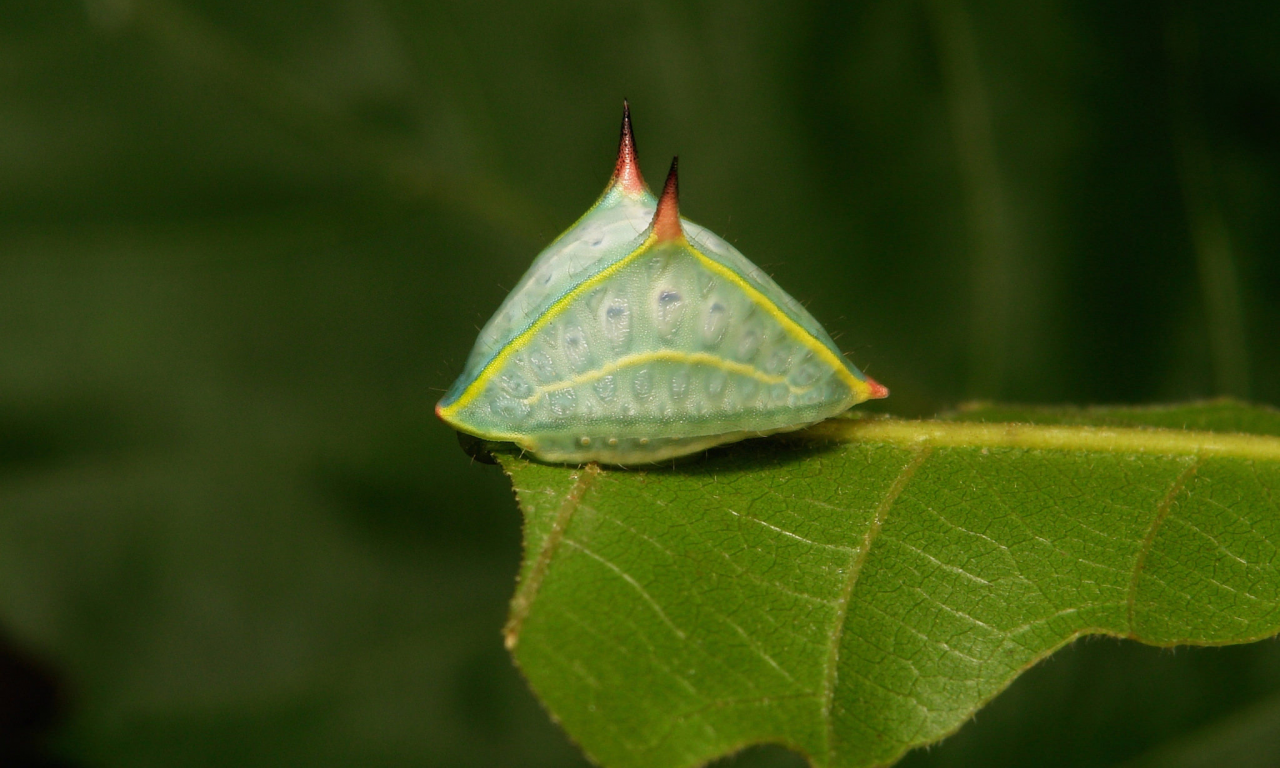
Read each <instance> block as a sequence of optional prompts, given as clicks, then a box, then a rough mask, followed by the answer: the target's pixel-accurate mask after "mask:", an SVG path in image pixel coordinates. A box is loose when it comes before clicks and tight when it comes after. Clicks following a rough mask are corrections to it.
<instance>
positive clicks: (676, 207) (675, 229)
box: [653, 157, 684, 241]
mask: <svg viewBox="0 0 1280 768" xmlns="http://www.w3.org/2000/svg"><path fill="white" fill-rule="evenodd" d="M679 167H680V158H678V157H673V158H672V159H671V170H670V171H668V172H667V183H666V184H664V185H663V186H662V197H660V198H658V210H657V212H656V213H654V214H653V236H654V237H655V238H657V239H658V240H659V241H664V240H678V239H680V238H682V237H684V230H683V229H681V228H680V178H679Z"/></svg>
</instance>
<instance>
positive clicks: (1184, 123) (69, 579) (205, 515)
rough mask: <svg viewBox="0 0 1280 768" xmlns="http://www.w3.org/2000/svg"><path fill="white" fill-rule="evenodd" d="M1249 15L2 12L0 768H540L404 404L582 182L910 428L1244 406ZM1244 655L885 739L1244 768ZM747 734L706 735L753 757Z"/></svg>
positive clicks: (516, 547)
mask: <svg viewBox="0 0 1280 768" xmlns="http://www.w3.org/2000/svg"><path fill="white" fill-rule="evenodd" d="M1277 40H1280V4H1277V3H1275V2H1271V1H1269V0H1258V1H1257V2H1230V1H1229V2H1213V3H1210V2H1199V3H1196V4H1176V3H1175V4H1162V3H1120V4H1118V3H1110V2H1097V1H1088V2H1075V3H1067V2H1045V3H1030V4H1028V3H1023V2H1015V1H1014V0H995V2H990V3H982V4H979V3H972V2H965V3H959V2H948V1H947V0H924V1H923V2H901V3H848V2H834V1H829V2H797V1H795V0H793V1H792V2H785V3H784V2H760V3H742V2H727V1H724V2H699V3H678V2H667V3H654V4H647V5H646V4H625V5H624V4H619V3H605V2H581V1H580V2H557V3H550V2H547V3H537V4H534V3H521V2H514V1H511V2H480V1H477V0H472V1H471V2H437V1H435V0H416V1H413V2H405V1H404V0H321V1H319V2H296V1H292V2H283V1H274V2H263V0H83V1H81V2H70V1H69V0H9V1H8V2H3V3H0V763H5V764H13V765H17V764H23V763H24V762H25V764H29V765H63V766H86V767H90V766H172V765H184V766H215V765H217V766H221V765H238V766H259V765H260V766H276V765H309V766H349V765H351V766H354V765H359V766H508V765H519V766H580V765H583V764H584V763H583V761H582V759H581V758H580V757H578V756H577V753H576V751H575V749H574V748H573V747H572V746H571V745H570V744H569V742H568V741H567V739H566V738H565V737H564V736H563V735H562V734H561V733H560V732H559V731H558V730H557V728H556V727H555V726H554V725H552V724H551V722H550V721H549V720H548V718H547V717H546V716H545V714H544V713H543V712H542V711H541V710H540V708H539V706H538V704H537V703H536V701H535V699H534V698H533V696H532V694H530V693H529V692H528V691H527V690H526V689H525V687H524V685H523V683H522V681H521V679H520V677H519V674H518V672H517V671H516V670H515V669H514V668H513V667H512V666H511V664H510V662H509V660H508V658H507V656H506V654H505V652H504V651H503V649H502V645H501V639H500V636H499V628H500V626H501V624H502V621H503V618H504V614H505V609H506V600H507V598H508V596H509V594H510V592H511V588H512V578H513V576H514V574H515V571H516V567H517V562H518V559H519V556H520V541H519V525H520V521H519V516H518V513H517V511H516V508H515V505H514V503H513V500H512V498H511V494H510V490H509V487H508V486H507V484H506V482H505V480H504V478H503V477H502V476H501V473H500V472H498V471H497V470H496V469H495V468H493V467H487V466H481V465H477V464H473V463H472V462H471V461H470V460H469V459H468V458H467V457H466V456H464V455H463V453H462V452H461V451H460V450H459V449H458V447H457V445H456V443H455V439H454V435H453V434H452V433H451V432H449V431H448V430H447V429H445V428H444V427H443V426H442V425H441V424H439V423H438V422H436V420H435V419H434V416H433V415H432V412H431V409H432V406H433V405H434V402H435V400H436V399H437V398H438V397H439V395H440V394H441V393H442V392H443V390H444V388H446V387H447V386H448V385H449V383H450V382H451V381H452V379H453V377H454V376H455V375H457V373H458V372H459V371H460V369H461V365H462V361H463V359H464V358H465V356H466V354H467V352H468V350H469V348H470V345H471V343H472V341H473V340H474V338H475V334H476V331H477V329H478V327H479V326H480V325H482V324H483V323H484V321H485V320H486V319H487V318H488V316H489V314H490V313H491V312H492V311H493V310H494V309H495V308H496V307H497V305H498V303H499V302H500V301H501V299H502V297H503V296H504V295H505V292H506V290H507V288H509V287H510V286H511V285H513V284H514V283H515V281H516V280H517V279H518V278H519V276H520V274H521V273H522V272H523V270H524V268H525V267H526V266H527V264H528V262H529V261H530V259H531V258H532V257H533V256H534V255H535V254H536V253H537V251H538V250H539V249H540V248H541V247H542V246H543V245H545V244H546V243H547V242H548V241H549V240H550V239H551V238H553V237H554V236H555V235H556V234H557V233H558V232H559V231H560V230H561V229H562V228H564V227H565V226H567V225H568V224H569V223H571V222H572V221H573V220H574V219H575V218H576V217H577V216H578V215H579V214H580V213H581V212H582V211H583V210H585V208H586V207H587V206H588V205H589V204H590V203H591V202H592V201H593V200H594V199H595V197H596V195H597V194H599V192H600V190H601V189H602V188H603V185H604V183H605V181H606V179H607V176H608V174H609V171H610V170H611V167H612V162H613V153H614V150H615V146H616V145H615V142H616V139H617V126H618V120H619V116H620V107H621V101H622V98H623V97H624V96H625V97H628V98H629V99H630V100H631V104H632V107H633V114H634V116H635V121H636V129H637V132H638V143H639V148H640V153H641V162H642V165H643V168H644V170H645V172H646V173H647V174H648V176H649V179H650V180H651V181H654V182H656V181H658V180H659V179H660V178H661V175H662V173H663V172H664V171H665V169H666V166H667V163H668V162H669V159H670V157H671V155H673V154H676V153H679V155H680V157H681V160H682V162H681V170H682V172H683V173H682V179H681V182H682V188H681V189H682V204H683V210H684V212H685V214H686V215H687V216H688V217H690V218H692V219H694V220H696V221H699V222H700V223H703V224H705V225H707V226H709V227H711V228H712V229H713V230H715V231H716V232H718V233H720V234H722V235H724V236H726V237H727V238H728V239H729V240H731V241H732V242H734V243H735V244H736V245H737V246H738V247H739V248H740V249H741V250H742V251H743V252H744V253H745V254H747V255H748V257H750V258H752V259H753V260H755V261H756V262H757V263H759V264H761V265H762V266H764V267H765V268H766V269H767V270H769V271H770V272H772V273H773V274H774V276H775V277H776V278H777V280H778V281H779V282H780V283H781V284H782V285H783V286H784V287H786V288H787V290H788V291H790V292H791V293H792V294H794V295H795V296H797V297H798V298H800V299H802V300H804V301H805V302H806V303H807V304H808V306H809V308H810V309H811V311H812V312H813V313H814V314H815V315H816V316H817V317H818V318H819V319H820V320H822V321H823V322H824V323H825V324H826V326H827V327H828V329H829V330H831V331H832V332H833V334H835V335H836V336H837V339H838V342H839V343H841V344H842V345H843V346H844V348H845V349H846V350H847V351H848V352H849V353H850V355H851V357H852V358H853V359H854V360H855V361H856V362H857V363H858V364H859V365H860V366H862V367H863V368H864V370H866V371H868V372H869V373H871V374H872V375H873V376H875V377H876V378H877V379H879V380H880V381H882V382H884V383H885V384H886V385H888V386H889V387H890V388H891V389H892V390H893V396H892V398H891V399H889V400H888V401H886V402H884V403H878V404H876V407H877V408H878V409H880V410H885V411H888V412H892V413H896V414H900V415H909V416H917V415H928V414H931V413H935V412H937V411H939V410H943V409H947V408H949V407H952V406H954V405H956V404H958V403H960V402H963V401H965V400H968V399H974V398H982V399H998V400H1006V401H1019V402H1032V403H1039V402H1045V403H1057V402H1074V403H1094V402H1107V403H1115V402H1126V403H1127V402H1132V403H1143V402H1153V401H1167V400H1183V399H1188V398H1199V397H1208V396H1215V395H1234V396H1240V397H1249V398H1252V399H1255V400H1258V401H1261V402H1270V403H1275V402H1277V401H1280V353H1278V352H1277V349H1276V345H1277V334H1276V329H1277V328H1280V258H1278V256H1280V253H1278V249H1280V246H1278V245H1277V243H1280V215H1278V214H1277V212H1278V211H1280V45H1277V42H1276V41H1277ZM1277 734H1280V647H1278V646H1277V644H1276V643H1274V642H1264V643H1260V644H1256V645H1253V646H1245V647H1240V648H1230V649H1206V650H1197V651H1186V650H1180V651H1177V652H1171V651H1157V650H1154V649H1149V648H1142V647H1139V646H1136V645H1131V644H1124V643H1119V642H1115V641H1110V640H1086V641H1082V642H1080V643H1077V644H1076V645H1075V646H1074V647H1073V648H1071V649H1069V650H1067V651H1065V652H1063V653H1062V654H1060V655H1058V656H1056V657H1054V658H1053V659H1051V660H1049V661H1048V662H1046V663H1045V664H1042V665H1041V666H1040V667H1038V668H1036V669H1035V670H1033V671H1032V672H1031V673H1030V674H1028V675H1027V676H1026V677H1024V678H1023V679H1022V680H1020V681H1019V682H1018V683H1017V684H1016V685H1015V686H1014V688H1013V689H1012V690H1010V691H1009V692H1007V693H1006V694H1005V695H1003V696H1001V697H1000V698H999V699H997V701H996V702H995V704H994V705H993V706H992V707H990V708H988V709H987V710H984V711H983V712H982V713H980V714H979V716H978V718H977V720H976V721H975V722H974V723H971V724H970V725H969V726H966V728H965V729H964V730H963V731H962V732H961V733H960V734H959V735H958V736H956V737H954V738H952V739H950V740H948V741H946V742H944V743H943V744H942V745H941V746H939V747H934V748H932V749H930V750H928V751H923V752H920V753H917V754H914V755H912V756H911V757H909V758H908V760H907V761H906V763H905V764H906V765H909V766H912V767H913V768H920V767H923V766H939V767H940V766H975V765H984V766H1006V765H1007V766H1014V765H1026V764H1036V765H1037V766H1040V768H1045V767H1047V766H1068V765H1070V766H1112V765H1122V764H1123V765H1127V766H1199V765H1205V766H1208V765H1236V766H1247V765H1259V766H1262V765H1276V764H1280V743H1278V742H1280V736H1278V735H1277ZM798 762H799V760H798V758H796V757H795V756H789V755H787V754H786V753H784V752H782V751H781V750H776V749H763V750H753V751H750V752H748V753H746V754H745V755H743V756H741V757H739V758H737V759H736V760H734V761H733V764H735V765H741V766H746V765H757V766H764V765H796V764H798Z"/></svg>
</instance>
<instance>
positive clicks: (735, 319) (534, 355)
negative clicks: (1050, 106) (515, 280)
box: [436, 183, 883, 464]
mask: <svg viewBox="0 0 1280 768" xmlns="http://www.w3.org/2000/svg"><path fill="white" fill-rule="evenodd" d="M657 205H658V201H657V199H656V198H654V196H653V195H652V194H651V193H649V192H648V190H647V189H643V190H641V189H633V190H631V191H628V190H626V189H624V188H623V186H622V185H620V184H617V183H615V184H613V185H611V186H610V188H609V189H608V190H606V192H605V194H604V196H602V197H601V199H600V200H599V201H598V202H597V203H596V204H595V206H593V207H592V208H591V210H590V211H588V212H587V214H586V215H585V216H583V217H582V219H580V220H579V221H578V222H577V223H576V224H575V225H574V226H573V227H571V228H570V229H569V230H568V231H566V232H565V233H564V234H563V235H561V236H560V237H559V238H557V239H556V241H555V242H553V243H552V244H551V245H550V246H548V247H547V248H546V249H545V250H544V251H543V252H542V253H541V254H539V256H538V257H537V259H535V260H534V262H533V265H532V266H531V267H530V268H529V270H528V272H527V273H526V274H525V275H524V277H523V278H522V279H521V281H520V283H519V284H518V285H517V286H516V288H515V289H514V290H513V291H512V293H511V295H510V296H508V297H507V299H506V301H505V302H503V304H502V306H501V307H500V308H499V309H498V311H497V313H496V314H495V315H494V316H493V318H492V319H490V321H489V322H488V324H486V325H485V327H484V329H483V330H482V331H481V333H480V337H479V339H477V341H476V345H475V348H474V349H473V350H472V352H471V355H470V357H469V358H468V360H467V364H466V367H465V369H464V370H463V373H462V375H461V376H460V377H459V378H458V380H457V381H456V382H455V383H454V385H453V387H452V388H451V389H450V390H449V392H448V393H447V394H446V395H445V397H444V398H443V399H442V400H441V401H440V404H439V405H438V406H437V408H436V411H437V413H438V414H440V416H441V418H443V419H444V420H445V421H446V422H448V423H449V424H451V425H453V426H454V427H455V428H457V429H459V430H462V431H464V432H467V433H469V434H473V435H476V436H477V437H481V438H484V439H488V440H495V441H510V442H514V443H515V444H517V445H518V446H520V447H521V448H523V449H524V450H527V451H529V452H531V453H533V454H534V455H535V456H537V457H538V458H540V459H542V460H545V461H550V462H567V463H581V462H589V461H597V462H601V463H608V464H637V463H647V462H654V461H661V460H664V459H668V458H672V457H675V456H681V455H685V454H689V453H694V452H697V451H700V450H704V449H706V448H709V447H712V446H714V445H719V444H722V443H727V442H732V441H735V440H740V439H743V438H746V437H753V436H757V435H762V434H768V433H772V432H780V431H786V430H791V429H798V428H800V427H803V426H806V425H808V424H812V423H814V422H817V421H821V420H823V419H825V418H828V417H830V416H833V415H835V414H838V413H841V412H843V411H844V410H846V409H848V408H849V407H850V406H852V405H854V404H855V403H858V402H861V401H863V400H866V399H867V398H868V397H872V396H877V388H879V385H877V384H875V383H874V382H871V381H869V380H868V379H867V378H866V377H865V376H864V375H863V374H862V373H861V372H860V371H858V370H857V369H856V368H855V367H853V366H852V365H851V364H849V363H848V362H847V361H846V360H845V359H844V357H843V356H842V355H841V354H840V351H839V350H838V349H837V348H836V346H835V344H834V342H832V340H831V338H830V336H828V335H827V333H826V331H824V330H823V328H822V326H821V325H819V324H818V322H817V321H816V320H814V318H813V317H812V316H811V315H810V314H809V313H808V312H807V311H805V309H804V308H803V307H801V306H800V304H799V303H798V302H796V301H795V300H794V299H792V298H791V297H790V296H788V295H787V294H786V292H785V291H783V290H782V289H781V288H779V287H778V286H777V284H776V283H774V282H773V280H772V279H770V278H769V277H768V276H767V275H765V274H764V273H762V272H761V271H760V270H759V268H757V267H756V266H755V265H754V264H752V263H751V262H750V261H748V260H747V259H746V257H744V256H743V255H742V254H741V253H739V252H738V251H737V250H736V249H735V248H733V246H731V245H729V244H728V243H727V242H725V241H724V240H722V239H721V238H719V237H717V236H716V235H714V234H712V233H711V232H709V231H707V230H705V229H703V228H702V227H699V226H698V225H696V224H693V223H691V222H688V221H685V220H679V223H680V229H681V230H682V232H683V236H682V237H676V238H674V239H664V238H661V237H658V236H656V235H655V229H656V227H655V226H653V225H652V223H653V222H654V217H655V210H656V208H657ZM673 205H674V202H673ZM879 390H881V391H882V390H883V388H879Z"/></svg>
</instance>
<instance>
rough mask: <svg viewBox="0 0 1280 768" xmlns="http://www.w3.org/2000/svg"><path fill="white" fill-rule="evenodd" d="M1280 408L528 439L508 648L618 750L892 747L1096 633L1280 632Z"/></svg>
mask: <svg viewBox="0 0 1280 768" xmlns="http://www.w3.org/2000/svg"><path fill="white" fill-rule="evenodd" d="M1277 436H1280V413H1277V412H1276V411H1273V410H1269V409H1263V408H1257V407H1250V406H1245V405H1241V404H1238V403H1231V402H1212V403H1203V404H1195V405H1188V406H1180V407H1167V408H1141V409H1138V408H1134V409H1120V408H1113V409H1090V410H1062V409H1059V410H1033V409H1011V408H997V407H982V408H970V409H967V410H964V411H962V412H960V413H958V414H955V415H954V416H952V417H951V418H949V419H946V420H938V421H901V420H893V419H853V418H848V419H838V420H833V421H829V422H825V423H823V424H820V425H818V426H817V427H814V428H812V429H809V430H806V431H804V432H801V433H797V434H795V435H792V436H790V437H785V438H778V439H768V440H757V441H749V442H747V443H742V444H739V445H738V446H735V447H732V448H730V449H727V450H723V451H716V452H712V453H711V454H709V455H708V456H706V457H705V459H702V460H697V461H691V462H687V463H683V464H679V465H675V466H669V467H662V468H658V469H653V468H650V469H647V470H604V469H601V468H599V467H596V466H594V465H590V466H587V467H582V468H568V467H552V466H546V465H541V464H537V463H534V462H531V461H528V460H526V459H523V458H521V457H517V456H514V455H502V456H500V457H499V458H500V460H501V462H502V464H503V466H504V467H505V468H506V470H507V472H508V473H509V474H510V476H511V478H512V480H513V482H514V485H515V487H516V493H517V496H518V498H519V501H520V505H521V508H522V509H523V511H524V514H525V520H526V525H525V562H524V565H523V566H522V569H521V576H520V583H519V587H518V589H517V592H516V595H515V598H514V599H513V601H512V611H511V617H510V621H509V623H508V626H507V630H506V637H507V645H508V648H509V649H511V650H512V652H513V654H514V655H515V658H516V660H517V661H518V663H519V665H520V667H521V668H522V669H523V670H524V673H525V675H526V676H527V677H528V679H529V682H530V683H531V685H532V686H533V688H534V690H535V691H536V692H537V693H538V695H539V696H540V697H541V698H542V700H543V702H544V703H545V704H546V705H547V707H548V708H549V709H550V711H551V713H552V715H553V716H554V717H555V718H556V719H557V720H558V721H559V722H560V723H561V724H562V725H563V726H564V727H565V729H566V730H567V731H568V733H569V735H570V736H571V737H572V738H573V739H574V740H576V741H577V742H578V743H579V744H580V745H581V746H582V747H583V749H584V750H585V751H586V752H587V753H588V754H589V755H590V756H591V757H592V758H594V759H595V760H597V761H599V762H600V763H602V764H603V765H606V766H645V767H646V768H662V767H664V766H692V765H698V764H701V763H704V762H706V761H708V760H710V759H713V758H715V757H717V756H720V755H723V754H726V753H731V752H733V751H735V750H738V749H740V748H742V747H744V746H746V745H749V744H754V743H761V742H773V743H780V744H784V745H786V746H788V747H790V748H792V749H795V750H797V751H799V752H801V753H803V754H805V755H807V756H808V757H809V760H810V761H811V763H812V764H813V765H814V766H870V765H881V764H885V763H890V762H893V761H894V760H896V759H897V758H899V757H901V756H902V755H903V753H905V752H906V751H907V750H909V749H911V748H913V747H916V746H920V745H923V744H928V743H931V742H934V741H937V740H938V739H941V738H943V737H944V736H946V735H948V734H950V733H952V732H953V731H955V730H956V729H957V728H959V727H960V726H961V725H962V724H963V723H964V722H965V721H966V720H968V719H969V718H970V717H971V716H972V715H973V713H974V712H975V711H976V710H977V709H978V708H980V707H981V706H982V705H983V704H984V703H985V702H987V701H988V700H990V699H991V698H992V697H993V696H995V695H996V694H997V693H999V692H1000V691H1001V690H1003V689H1004V688H1005V687H1006V686H1008V685H1009V683H1010V682H1011V681H1012V680H1013V679H1014V678H1016V677H1017V676H1018V675H1019V674H1020V673H1021V672H1023V671H1024V670H1026V669H1027V668H1028V667H1030V666H1031V665H1033V664H1035V663H1036V662H1037V661H1039V660H1041V659H1043V658H1045V657H1046V656H1048V655H1049V654H1051V653H1053V652H1054V651H1055V650H1056V649H1058V648H1060V647H1062V646H1063V645H1064V644H1067V643H1069V642H1071V641H1072V640H1074V639H1075V638H1077V637H1081V636H1083V635H1090V634H1102V635H1112V636H1118V637H1128V638H1132V639H1135V640H1139V641H1141V642H1144V643H1149V644H1153V645H1160V646H1172V645H1180V644H1195V645H1221V644H1230V643H1242V642H1249V641H1253V640H1258V639H1261V638H1265V637H1269V636H1271V635H1273V634H1275V633H1276V632H1277V631H1280V558H1278V557H1277V543H1278V542H1280V508H1278V507H1277V501H1276V499H1277V497H1278V496H1280V437H1277Z"/></svg>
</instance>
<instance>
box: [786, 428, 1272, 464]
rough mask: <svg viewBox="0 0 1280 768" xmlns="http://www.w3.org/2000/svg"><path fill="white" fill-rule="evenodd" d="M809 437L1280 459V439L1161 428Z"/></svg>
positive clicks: (860, 431) (829, 431)
mask: <svg viewBox="0 0 1280 768" xmlns="http://www.w3.org/2000/svg"><path fill="white" fill-rule="evenodd" d="M803 435H804V436H805V437H813V438H827V439H835V440H839V441H841V442H859V443H888V444H891V445H900V446H922V445H930V446H936V447H953V448H1025V449H1028V450H1051V451H1090V452H1100V453H1129V454H1132V453H1140V454H1147V455H1155V456H1161V455H1163V456H1199V457H1201V458H1215V457H1224V458H1237V459H1252V460H1256V461H1280V437H1272V436H1269V435H1249V434H1240V433H1232V432H1205V431H1199V430H1183V429H1166V428H1161V427H1089V426H1061V425H1036V424H1016V423H1013V424H1009V423H999V424H987V423H980V422H979V423H974V422H952V421H932V420H922V421H906V420H898V419H857V420H855V419H833V420H830V421H825V422H822V423H821V424H818V425H816V426H814V427H811V428H810V429H809V430H807V431H806V432H805V433H803Z"/></svg>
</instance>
